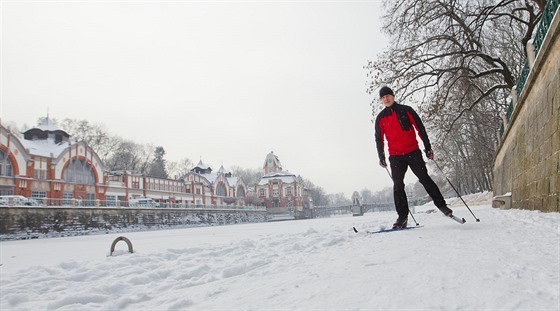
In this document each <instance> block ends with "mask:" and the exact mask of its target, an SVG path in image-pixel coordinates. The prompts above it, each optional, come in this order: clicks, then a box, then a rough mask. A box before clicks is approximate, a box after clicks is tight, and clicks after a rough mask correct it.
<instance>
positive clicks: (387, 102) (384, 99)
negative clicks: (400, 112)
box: [381, 95, 395, 107]
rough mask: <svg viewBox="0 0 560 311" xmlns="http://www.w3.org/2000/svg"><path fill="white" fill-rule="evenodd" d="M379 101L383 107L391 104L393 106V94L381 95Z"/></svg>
mask: <svg viewBox="0 0 560 311" xmlns="http://www.w3.org/2000/svg"><path fill="white" fill-rule="evenodd" d="M381 102H382V103H383V105H385V107H391V106H393V103H394V102H395V96H393V95H385V96H383V97H381Z"/></svg>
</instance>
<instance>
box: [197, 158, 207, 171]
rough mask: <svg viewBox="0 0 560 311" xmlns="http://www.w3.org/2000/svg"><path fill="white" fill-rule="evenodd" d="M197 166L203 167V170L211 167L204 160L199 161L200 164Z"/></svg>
mask: <svg viewBox="0 0 560 311" xmlns="http://www.w3.org/2000/svg"><path fill="white" fill-rule="evenodd" d="M195 167H198V168H201V169H203V170H206V169H208V168H209V166H208V165H206V164H204V163H203V162H202V160H200V161H198V164H197V165H196V166H195Z"/></svg>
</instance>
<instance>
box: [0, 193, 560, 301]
mask: <svg viewBox="0 0 560 311" xmlns="http://www.w3.org/2000/svg"><path fill="white" fill-rule="evenodd" d="M452 208H453V209H454V210H455V214H456V215H458V216H460V217H464V218H465V219H467V223H466V224H464V225H460V224H457V223H455V222H453V221H450V220H448V219H446V218H445V217H443V216H441V215H440V214H438V213H425V212H422V211H426V210H428V209H430V208H429V207H422V208H420V209H419V211H420V212H418V213H416V214H415V217H416V220H417V221H418V222H419V223H421V224H422V225H425V227H424V228H420V229H416V230H409V231H402V232H394V233H384V234H375V235H367V234H365V233H358V234H356V233H354V232H353V231H352V230H351V228H352V226H356V227H357V228H358V229H363V230H365V229H377V228H379V227H380V226H383V225H389V224H391V223H392V222H393V221H394V218H395V213H394V212H382V213H367V214H366V215H364V216H363V217H352V216H340V217H332V218H328V219H313V220H302V221H286V222H276V223H262V224H245V225H232V226H223V227H207V228H191V229H178V230H167V231H156V232H153V231H152V232H137V233H127V234H124V235H125V236H127V237H128V238H130V240H131V241H132V243H133V244H134V247H135V250H136V252H135V253H134V254H128V253H126V252H125V251H124V249H125V243H123V242H121V243H120V244H118V247H117V248H118V249H119V252H118V256H113V257H107V254H108V251H109V247H110V244H111V242H112V241H113V240H114V239H115V238H116V237H117V236H118V235H99V236H85V237H72V238H55V239H44V240H30V241H9V242H0V251H1V264H2V266H1V267H0V268H1V271H0V272H1V273H0V277H1V284H0V309H1V310H122V309H128V310H184V309H193V310H201V309H221V310H233V309H237V310H263V309H269V310H270V309H315V310H391V309H398V310H401V309H440V310H481V309H485V310H520V309H525V310H560V231H559V228H558V224H559V223H560V214H558V213H551V214H544V213H539V212H531V211H521V210H507V211H504V210H496V209H492V208H490V207H489V205H488V204H485V205H480V206H472V207H471V208H472V209H473V212H474V213H475V214H476V215H477V217H479V218H480V219H481V222H480V223H476V222H475V221H474V219H473V218H472V216H471V215H470V213H469V212H468V211H467V210H466V209H465V208H462V207H461V206H453V207H452Z"/></svg>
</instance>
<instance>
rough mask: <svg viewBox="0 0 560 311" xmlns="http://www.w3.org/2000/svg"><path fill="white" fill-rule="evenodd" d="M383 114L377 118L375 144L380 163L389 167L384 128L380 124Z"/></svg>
mask: <svg viewBox="0 0 560 311" xmlns="http://www.w3.org/2000/svg"><path fill="white" fill-rule="evenodd" d="M380 116H381V114H380V115H378V116H377V118H376V119H375V145H376V146H377V156H378V157H379V164H380V165H381V166H383V167H387V162H386V160H385V145H384V141H383V136H384V133H383V129H382V128H381V126H380V123H381V117H380Z"/></svg>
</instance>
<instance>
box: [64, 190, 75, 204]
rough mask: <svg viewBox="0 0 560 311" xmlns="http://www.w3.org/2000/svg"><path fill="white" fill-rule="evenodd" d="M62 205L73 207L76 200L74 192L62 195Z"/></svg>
mask: <svg viewBox="0 0 560 311" xmlns="http://www.w3.org/2000/svg"><path fill="white" fill-rule="evenodd" d="M62 199H63V200H62V205H71V204H72V200H73V199H74V192H64V193H63V194H62Z"/></svg>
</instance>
